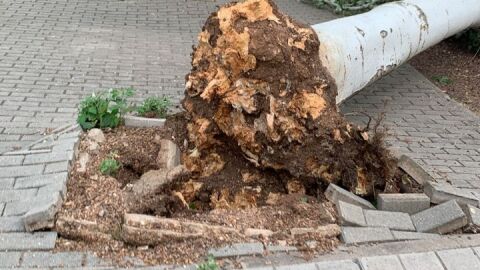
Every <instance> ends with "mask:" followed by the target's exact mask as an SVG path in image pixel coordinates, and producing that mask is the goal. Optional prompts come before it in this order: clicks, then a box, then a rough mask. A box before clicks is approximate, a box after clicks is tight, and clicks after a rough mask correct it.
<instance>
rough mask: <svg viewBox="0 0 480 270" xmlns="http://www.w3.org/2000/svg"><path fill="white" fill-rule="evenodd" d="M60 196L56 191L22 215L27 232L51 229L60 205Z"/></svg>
mask: <svg viewBox="0 0 480 270" xmlns="http://www.w3.org/2000/svg"><path fill="white" fill-rule="evenodd" d="M62 202H63V201H62V196H61V195H60V193H57V195H56V196H54V197H53V198H52V199H51V200H48V201H45V202H44V203H43V204H39V205H37V206H35V207H34V208H32V209H30V210H29V211H28V212H27V213H25V215H23V224H24V225H25V230H27V231H28V232H33V231H38V230H41V229H51V228H53V226H54V223H55V215H56V214H57V212H58V210H59V209H60V207H61V206H62Z"/></svg>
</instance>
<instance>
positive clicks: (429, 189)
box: [424, 182, 479, 206]
mask: <svg viewBox="0 0 480 270" xmlns="http://www.w3.org/2000/svg"><path fill="white" fill-rule="evenodd" d="M424 192H425V194H426V195H427V196H428V197H430V201H431V202H432V203H435V204H439V203H443V202H446V201H450V200H456V201H457V202H458V203H459V204H463V205H467V204H470V205H473V206H478V205H479V201H478V198H479V197H478V195H477V193H476V192H473V191H469V190H466V189H460V188H456V187H453V186H452V185H450V184H448V183H435V182H428V183H426V184H425V188H424Z"/></svg>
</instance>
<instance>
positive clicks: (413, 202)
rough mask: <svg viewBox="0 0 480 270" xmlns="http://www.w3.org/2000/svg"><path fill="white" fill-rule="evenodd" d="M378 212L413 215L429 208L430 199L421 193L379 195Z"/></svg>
mask: <svg viewBox="0 0 480 270" xmlns="http://www.w3.org/2000/svg"><path fill="white" fill-rule="evenodd" d="M377 206H378V209H379V210H384V211H392V212H403V213H408V214H415V213H418V212H420V211H423V210H425V209H428V208H429V207H430V198H429V197H428V196H427V195H425V194H423V193H403V194H379V195H378V197H377Z"/></svg>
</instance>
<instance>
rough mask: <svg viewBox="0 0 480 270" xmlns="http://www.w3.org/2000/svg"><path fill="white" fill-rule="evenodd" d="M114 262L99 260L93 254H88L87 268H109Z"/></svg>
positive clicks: (86, 258) (86, 259)
mask: <svg viewBox="0 0 480 270" xmlns="http://www.w3.org/2000/svg"><path fill="white" fill-rule="evenodd" d="M111 264H112V262H110V261H108V260H106V259H103V258H99V257H98V256H95V255H94V254H92V253H87V254H86V257H85V266H87V267H88V266H97V267H98V266H109V265H111Z"/></svg>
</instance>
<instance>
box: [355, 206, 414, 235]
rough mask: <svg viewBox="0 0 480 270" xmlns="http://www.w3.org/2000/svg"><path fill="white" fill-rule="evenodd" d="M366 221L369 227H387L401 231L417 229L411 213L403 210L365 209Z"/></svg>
mask: <svg viewBox="0 0 480 270" xmlns="http://www.w3.org/2000/svg"><path fill="white" fill-rule="evenodd" d="M364 214H365V221H366V222H367V226H369V227H386V228H389V229H392V230H399V231H415V226H413V223H412V220H411V219H410V215H409V214H407V213H401V212H388V211H377V210H365V211H364Z"/></svg>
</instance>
